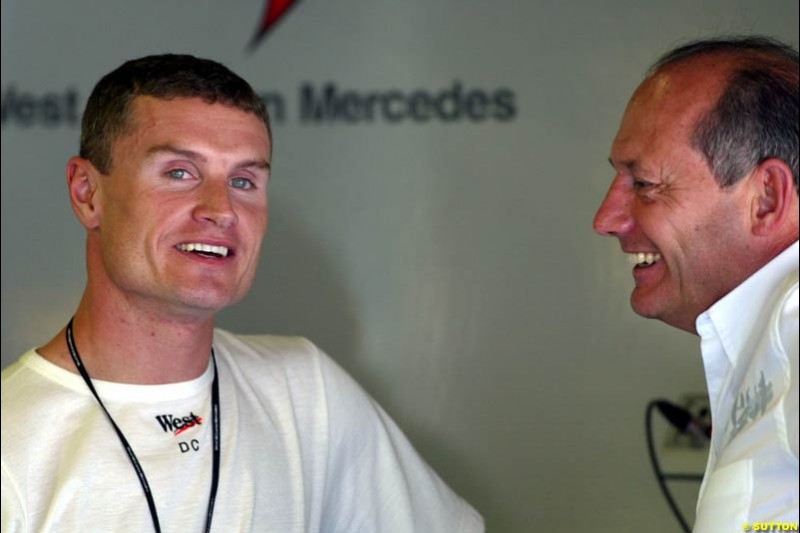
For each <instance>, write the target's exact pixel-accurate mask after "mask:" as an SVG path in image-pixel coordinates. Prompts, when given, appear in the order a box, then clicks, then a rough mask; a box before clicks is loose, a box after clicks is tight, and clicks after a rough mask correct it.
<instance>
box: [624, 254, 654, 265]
mask: <svg viewBox="0 0 800 533" xmlns="http://www.w3.org/2000/svg"><path fill="white" fill-rule="evenodd" d="M628 259H629V261H630V262H631V263H632V264H634V265H652V264H653V263H655V262H656V261H659V260H661V254H659V253H655V254H654V253H650V252H647V253H645V252H637V253H633V254H628Z"/></svg>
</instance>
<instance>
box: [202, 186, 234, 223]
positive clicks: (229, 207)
mask: <svg viewBox="0 0 800 533" xmlns="http://www.w3.org/2000/svg"><path fill="white" fill-rule="evenodd" d="M230 195H231V190H230V187H229V185H228V183H227V181H226V180H221V182H215V181H212V180H208V181H206V182H205V183H203V185H202V186H201V187H200V190H199V192H198V199H197V204H196V205H195V208H194V212H193V215H194V218H195V220H197V221H200V222H212V223H214V224H216V225H217V226H220V227H223V228H226V227H230V226H232V225H235V224H236V222H237V221H238V216H237V214H236V209H235V208H234V205H233V202H232V201H231V196H230Z"/></svg>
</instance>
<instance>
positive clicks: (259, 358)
mask: <svg viewBox="0 0 800 533" xmlns="http://www.w3.org/2000/svg"><path fill="white" fill-rule="evenodd" d="M214 349H215V351H217V352H222V353H223V354H225V355H231V356H233V357H235V358H237V359H238V360H242V361H250V362H257V363H258V364H265V363H266V364H269V363H274V364H285V363H300V362H309V361H312V360H314V359H316V358H318V357H320V351H319V350H318V349H317V347H316V346H315V345H314V344H313V343H312V342H311V341H309V340H308V339H306V338H305V337H290V336H282V335H242V334H236V333H231V332H230V331H226V330H224V329H219V328H217V329H215V330H214Z"/></svg>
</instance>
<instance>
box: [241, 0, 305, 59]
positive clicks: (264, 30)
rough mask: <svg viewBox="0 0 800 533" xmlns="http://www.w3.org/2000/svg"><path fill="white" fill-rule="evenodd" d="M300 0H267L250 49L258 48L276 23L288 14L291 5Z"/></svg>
mask: <svg viewBox="0 0 800 533" xmlns="http://www.w3.org/2000/svg"><path fill="white" fill-rule="evenodd" d="M298 2H299V0H267V5H266V6H265V7H264V14H263V15H262V16H261V21H260V22H259V24H258V27H257V28H256V33H255V35H253V39H252V40H251V41H250V49H251V50H253V49H254V48H256V47H257V46H258V45H259V44H260V43H261V41H262V40H263V39H264V37H266V36H267V34H268V33H269V32H271V31H272V30H273V28H274V27H275V25H276V24H277V23H278V22H279V21H280V20H281V19H282V18H283V16H284V15H286V12H287V11H289V8H290V7H293V6H296V5H297V3H298Z"/></svg>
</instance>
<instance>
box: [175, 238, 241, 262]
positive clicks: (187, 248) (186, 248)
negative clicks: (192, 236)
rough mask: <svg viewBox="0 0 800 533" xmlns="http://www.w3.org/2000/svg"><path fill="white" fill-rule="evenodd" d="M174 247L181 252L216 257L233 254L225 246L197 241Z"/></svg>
mask: <svg viewBox="0 0 800 533" xmlns="http://www.w3.org/2000/svg"><path fill="white" fill-rule="evenodd" d="M175 248H177V249H178V250H180V251H182V252H190V253H193V254H197V255H200V256H203V257H212V258H216V259H222V258H224V257H228V255H229V254H231V255H233V254H232V251H231V250H228V247H227V246H216V245H213V244H203V243H199V242H189V243H183V244H178V245H176V246H175Z"/></svg>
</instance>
